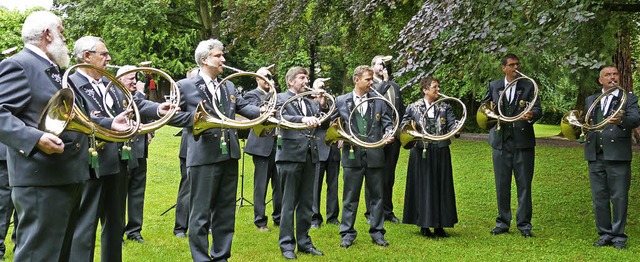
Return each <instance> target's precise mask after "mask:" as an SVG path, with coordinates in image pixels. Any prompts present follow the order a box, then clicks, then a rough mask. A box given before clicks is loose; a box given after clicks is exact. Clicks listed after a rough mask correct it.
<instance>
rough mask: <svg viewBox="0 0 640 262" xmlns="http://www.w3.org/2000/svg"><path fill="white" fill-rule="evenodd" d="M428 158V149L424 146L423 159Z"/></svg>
mask: <svg viewBox="0 0 640 262" xmlns="http://www.w3.org/2000/svg"><path fill="white" fill-rule="evenodd" d="M425 158H427V149H425V148H423V149H422V159H425Z"/></svg>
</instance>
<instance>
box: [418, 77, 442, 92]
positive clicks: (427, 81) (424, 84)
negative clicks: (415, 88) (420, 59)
mask: <svg viewBox="0 0 640 262" xmlns="http://www.w3.org/2000/svg"><path fill="white" fill-rule="evenodd" d="M433 82H438V83H440V80H439V79H437V78H435V77H432V76H427V77H424V78H422V80H420V89H421V90H425V89H429V88H431V83H433Z"/></svg>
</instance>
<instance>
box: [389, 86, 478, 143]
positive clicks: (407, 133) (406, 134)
mask: <svg viewBox="0 0 640 262" xmlns="http://www.w3.org/2000/svg"><path fill="white" fill-rule="evenodd" d="M438 95H439V96H440V97H442V98H440V99H438V100H436V101H435V102H433V103H432V104H431V105H430V106H429V107H428V108H427V109H426V110H425V111H424V112H422V115H421V116H420V120H419V121H418V123H419V124H420V127H421V129H422V130H420V131H418V129H417V127H416V125H417V124H418V123H417V122H416V121H414V120H410V121H407V122H406V123H404V125H403V126H402V129H401V130H400V143H401V144H402V146H403V147H404V146H406V145H407V144H408V143H410V142H412V141H425V140H427V141H443V140H447V139H449V138H451V137H452V136H454V135H456V134H458V133H459V132H460V131H461V130H462V127H463V125H464V122H465V121H466V120H467V107H466V106H465V105H464V103H463V102H462V101H460V99H457V98H455V97H450V96H447V95H444V94H438ZM447 101H452V102H454V103H457V104H460V106H461V107H462V116H461V117H460V119H456V120H455V122H454V123H453V124H452V125H451V127H449V131H448V132H447V133H445V134H441V135H439V134H430V133H429V132H428V131H427V129H426V128H425V127H426V126H427V121H428V115H427V112H429V110H430V109H431V108H434V109H436V108H439V107H440V104H442V103H445V102H447ZM438 124H440V122H438Z"/></svg>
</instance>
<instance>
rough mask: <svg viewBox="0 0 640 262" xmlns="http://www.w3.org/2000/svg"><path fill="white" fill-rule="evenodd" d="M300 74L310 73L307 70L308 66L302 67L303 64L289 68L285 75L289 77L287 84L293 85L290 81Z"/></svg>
mask: <svg viewBox="0 0 640 262" xmlns="http://www.w3.org/2000/svg"><path fill="white" fill-rule="evenodd" d="M299 74H305V75H309V71H307V69H306V68H304V67H301V66H294V67H292V68H291V69H289V71H287V74H286V76H285V78H286V79H287V85H288V86H291V85H290V84H289V81H291V80H293V79H294V78H296V76H297V75H299Z"/></svg>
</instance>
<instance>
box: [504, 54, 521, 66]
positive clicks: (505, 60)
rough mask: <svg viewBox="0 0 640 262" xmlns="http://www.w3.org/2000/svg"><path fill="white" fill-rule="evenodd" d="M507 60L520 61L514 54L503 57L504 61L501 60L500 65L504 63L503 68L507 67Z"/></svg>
mask: <svg viewBox="0 0 640 262" xmlns="http://www.w3.org/2000/svg"><path fill="white" fill-rule="evenodd" d="M507 59H514V60H520V58H518V56H517V55H515V54H512V53H508V54H506V55H504V56H503V57H502V60H500V63H502V65H503V66H506V65H507Z"/></svg>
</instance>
